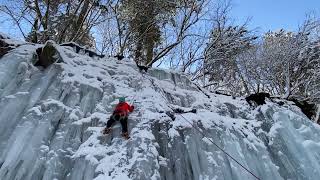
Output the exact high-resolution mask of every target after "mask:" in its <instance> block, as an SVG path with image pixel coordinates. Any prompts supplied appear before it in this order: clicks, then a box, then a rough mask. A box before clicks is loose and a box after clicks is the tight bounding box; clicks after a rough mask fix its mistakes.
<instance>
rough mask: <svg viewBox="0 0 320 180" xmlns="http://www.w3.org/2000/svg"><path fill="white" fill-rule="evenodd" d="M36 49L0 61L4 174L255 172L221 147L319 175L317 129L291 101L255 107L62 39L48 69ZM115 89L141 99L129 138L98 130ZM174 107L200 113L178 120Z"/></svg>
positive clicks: (105, 176) (221, 175)
mask: <svg viewBox="0 0 320 180" xmlns="http://www.w3.org/2000/svg"><path fill="white" fill-rule="evenodd" d="M38 47H39V45H28V44H25V45H20V46H19V47H18V48H16V49H14V50H12V51H11V52H9V53H8V54H6V55H4V56H3V57H2V58H1V59H0V98H1V99H0V179H1V180H38V179H39V180H40V179H41V180H53V179H57V180H64V179H66V180H80V179H82V180H91V179H94V180H109V179H110V180H111V179H116V180H126V179H135V180H149V179H152V180H157V179H163V180H164V179H166V180H176V179H179V180H180V179H181V180H189V179H195V180H198V179H199V180H207V179H208V180H209V179H210V180H212V179H216V180H220V179H221V180H222V179H228V180H231V179H233V180H243V179H255V177H254V176H252V175H251V174H250V173H248V172H247V171H245V170H244V169H243V168H242V167H241V166H240V165H239V164H237V163H236V162H235V161H234V160H233V159H231V158H230V157H228V156H227V155H226V154H225V153H223V152H222V151H221V150H220V149H219V148H218V147H220V148H222V149H223V150H224V151H225V152H227V153H228V154H229V155H231V156H232V157H233V158H234V159H236V160H237V161H238V162H239V163H241V164H242V165H243V166H244V167H246V168H247V169H248V170H250V171H251V172H252V173H253V174H254V175H256V176H257V177H259V178H260V179H263V180H268V179H270V180H274V179H310V180H313V179H318V178H319V177H320V127H319V125H317V124H315V123H313V122H311V121H310V120H308V119H307V117H306V116H305V115H304V114H302V113H301V111H300V110H299V109H298V108H297V107H295V106H292V105H284V106H281V107H280V106H278V105H277V104H273V103H271V102H268V103H267V104H266V105H263V106H260V107H258V108H256V109H252V108H250V107H249V106H248V104H247V103H246V102H245V101H244V100H243V99H240V98H237V99H232V98H231V97H226V96H222V95H216V94H212V93H209V92H206V94H208V95H210V97H207V95H205V94H204V93H203V92H201V91H199V90H198V88H197V87H196V86H195V85H193V84H192V83H191V82H190V81H189V80H188V78H187V77H186V76H185V75H183V74H179V73H177V72H172V71H168V70H162V69H156V68H155V69H150V70H149V71H148V73H147V74H145V75H142V74H140V73H139V71H138V69H137V68H136V67H135V65H134V63H132V62H131V61H129V60H124V61H116V60H114V59H111V58H104V59H92V58H89V57H87V56H85V55H80V54H76V53H74V52H73V51H72V49H70V48H64V47H60V46H56V48H57V50H58V52H59V55H60V56H61V58H62V60H63V61H61V62H60V63H54V64H52V65H51V66H49V67H47V68H46V69H43V68H41V67H35V66H34V64H35V62H36V61H37V59H36V56H35V51H36V49H37V48H38ZM119 96H126V97H127V99H128V101H129V102H131V101H133V100H134V105H135V107H136V109H135V111H134V112H133V113H132V114H131V115H130V117H129V130H130V134H131V139H130V140H128V141H126V140H124V139H123V138H122V137H121V136H120V132H121V127H120V125H119V124H115V126H114V127H113V131H112V133H111V134H110V135H107V136H106V135H102V134H101V130H102V129H103V127H104V125H105V123H106V121H107V120H108V118H109V116H110V114H111V113H112V109H113V106H114V105H115V104H116V103H117V97H119ZM177 107H180V108H181V109H185V108H186V109H193V108H195V109H197V113H196V114H194V113H186V114H182V115H179V114H176V115H175V116H176V118H175V120H174V121H172V119H171V118H170V117H169V116H168V115H167V114H166V113H165V112H168V111H172V108H177ZM213 143H215V144H213ZM217 146H218V147H217Z"/></svg>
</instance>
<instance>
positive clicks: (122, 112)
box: [103, 97, 134, 139]
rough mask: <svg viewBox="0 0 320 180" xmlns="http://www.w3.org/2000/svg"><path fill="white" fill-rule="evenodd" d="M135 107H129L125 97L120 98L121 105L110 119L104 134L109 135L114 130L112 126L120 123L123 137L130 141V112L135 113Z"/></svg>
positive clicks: (119, 104)
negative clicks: (117, 122)
mask: <svg viewBox="0 0 320 180" xmlns="http://www.w3.org/2000/svg"><path fill="white" fill-rule="evenodd" d="M133 110H134V106H133V105H129V104H128V103H127V102H126V100H125V98H124V97H121V98H119V103H118V105H117V106H116V108H115V109H114V111H113V113H112V115H111V116H110V119H109V120H108V122H107V127H106V128H105V129H104V130H103V134H109V133H110V132H111V130H112V128H111V126H112V125H113V124H114V123H115V122H116V121H120V123H121V126H122V136H123V137H124V138H126V139H129V133H128V115H129V112H133Z"/></svg>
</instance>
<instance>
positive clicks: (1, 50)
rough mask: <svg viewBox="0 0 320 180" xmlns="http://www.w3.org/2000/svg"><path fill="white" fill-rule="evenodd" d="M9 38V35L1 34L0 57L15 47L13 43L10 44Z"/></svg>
mask: <svg viewBox="0 0 320 180" xmlns="http://www.w3.org/2000/svg"><path fill="white" fill-rule="evenodd" d="M8 39H9V37H7V36H5V35H2V34H0V58H1V57H2V56H4V55H5V54H7V53H8V52H9V51H10V50H12V49H14V48H15V47H14V45H13V44H9V43H8V42H7V41H6V40H8Z"/></svg>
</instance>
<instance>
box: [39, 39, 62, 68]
mask: <svg viewBox="0 0 320 180" xmlns="http://www.w3.org/2000/svg"><path fill="white" fill-rule="evenodd" d="M36 52H37V55H38V61H37V62H36V64H35V66H42V67H43V68H47V67H49V66H50V65H51V64H53V63H55V62H57V63H60V62H62V58H61V56H60V54H59V52H58V51H57V49H56V44H55V43H54V42H53V41H47V42H46V44H45V45H44V47H42V48H41V47H40V48H38V49H37V50H36Z"/></svg>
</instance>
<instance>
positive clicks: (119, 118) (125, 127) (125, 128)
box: [107, 114, 128, 133]
mask: <svg viewBox="0 0 320 180" xmlns="http://www.w3.org/2000/svg"><path fill="white" fill-rule="evenodd" d="M116 121H120V123H121V126H122V133H127V132H128V117H127V116H120V115H118V114H113V115H111V116H110V119H109V121H108V122H107V128H110V127H111V126H112V125H113V123H115V122H116Z"/></svg>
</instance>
